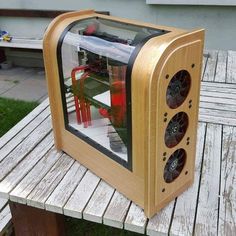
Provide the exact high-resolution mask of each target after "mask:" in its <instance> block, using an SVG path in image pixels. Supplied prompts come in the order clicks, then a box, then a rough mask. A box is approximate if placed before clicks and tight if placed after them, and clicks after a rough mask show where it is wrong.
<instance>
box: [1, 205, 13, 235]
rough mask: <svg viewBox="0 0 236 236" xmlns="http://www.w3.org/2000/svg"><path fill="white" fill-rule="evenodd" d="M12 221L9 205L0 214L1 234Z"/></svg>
mask: <svg viewBox="0 0 236 236" xmlns="http://www.w3.org/2000/svg"><path fill="white" fill-rule="evenodd" d="M10 221H11V211H10V207H9V205H6V206H5V207H4V209H3V210H2V211H1V212H0V232H2V231H3V230H4V229H5V227H6V226H7V225H8V224H9V223H10Z"/></svg>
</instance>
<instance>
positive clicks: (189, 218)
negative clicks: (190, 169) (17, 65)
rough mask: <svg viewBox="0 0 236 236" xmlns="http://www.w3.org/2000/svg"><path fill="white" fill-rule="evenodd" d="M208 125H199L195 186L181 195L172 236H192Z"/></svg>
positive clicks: (178, 200) (176, 206)
mask: <svg viewBox="0 0 236 236" xmlns="http://www.w3.org/2000/svg"><path fill="white" fill-rule="evenodd" d="M205 132H206V124H205V123H199V125H198V136H197V150H196V164H195V172H194V183H193V185H192V186H191V187H190V188H189V189H188V190H187V191H185V192H184V193H183V194H182V195H180V196H179V197H178V199H177V202H176V205H175V212H174V216H173V220H172V224H171V228H170V234H171V235H185V236H187V235H192V233H193V226H194V218H195V209H196V206H197V197H198V189H199V180H200V173H201V166H202V158H203V150H204V142H205Z"/></svg>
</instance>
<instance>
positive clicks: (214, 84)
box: [201, 81, 236, 92]
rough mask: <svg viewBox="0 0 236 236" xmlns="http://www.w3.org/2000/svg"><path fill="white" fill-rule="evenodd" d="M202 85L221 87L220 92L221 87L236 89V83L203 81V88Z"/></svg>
mask: <svg viewBox="0 0 236 236" xmlns="http://www.w3.org/2000/svg"><path fill="white" fill-rule="evenodd" d="M202 87H208V88H209V89H211V88H219V92H220V89H221V88H228V89H236V84H231V83H216V82H207V81H201V88H202Z"/></svg>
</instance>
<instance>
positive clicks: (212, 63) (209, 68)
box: [203, 50, 218, 81]
mask: <svg viewBox="0 0 236 236" xmlns="http://www.w3.org/2000/svg"><path fill="white" fill-rule="evenodd" d="M217 54H218V51H215V50H212V51H209V57H208V59H207V64H206V68H205V72H204V75H203V81H214V77H215V70H216V63H217Z"/></svg>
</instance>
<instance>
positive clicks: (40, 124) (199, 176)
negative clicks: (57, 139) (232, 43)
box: [0, 51, 236, 236]
mask: <svg viewBox="0 0 236 236" xmlns="http://www.w3.org/2000/svg"><path fill="white" fill-rule="evenodd" d="M206 53H209V54H208V56H207V57H204V59H203V72H202V80H203V81H202V85H201V98H200V114H199V125H198V140H197V156H196V168H195V181H194V184H193V186H192V187H190V188H189V189H188V190H187V191H185V192H184V193H183V194H182V195H180V196H179V197H178V198H176V199H175V200H174V201H172V202H171V203H170V204H169V205H168V206H167V207H166V208H164V209H163V210H162V211H160V212H159V213H158V214H156V215H155V216H154V217H153V218H151V219H147V218H146V217H145V215H144V213H143V210H142V209H141V208H139V207H138V206H137V205H135V204H134V203H132V202H131V201H130V200H129V199H127V198H126V197H125V196H123V195H122V194H121V193H119V192H118V191H116V190H115V189H114V188H112V187H111V186H109V185H108V184H107V183H106V182H104V181H103V180H101V179H100V178H99V177H97V176H96V175H95V174H93V173H92V172H91V171H90V170H88V169H87V168H86V167H84V166H82V165H81V164H80V163H78V162H76V161H75V160H74V159H72V158H71V157H70V156H68V155H67V154H66V153H63V152H60V151H57V150H56V149H55V147H54V143H53V134H52V127H51V118H50V109H49V101H48V99H46V100H45V101H44V102H43V103H41V104H40V105H39V106H38V107H37V108H36V109H35V110H33V111H32V112H31V113H30V114H29V115H27V116H26V117H25V118H24V119H23V120H21V121H20V122H19V123H18V124H17V125H16V126H15V127H14V128H12V129H11V130H10V131H9V132H8V133H6V134H5V135H4V136H3V137H2V138H1V139H0V196H1V197H2V198H5V199H10V201H12V202H15V203H21V204H25V205H26V204H27V205H28V206H32V207H34V208H39V209H45V210H46V211H49V212H55V213H59V214H64V215H67V216H71V217H75V218H83V219H86V220H89V221H94V222H98V223H103V224H105V225H109V226H113V227H117V228H125V229H127V230H130V231H134V232H138V233H142V234H143V233H146V234H147V235H160V234H164V235H168V234H170V235H193V234H194V235H201V236H203V235H222V236H225V235H235V232H236V52H235V51H209V52H206Z"/></svg>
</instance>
